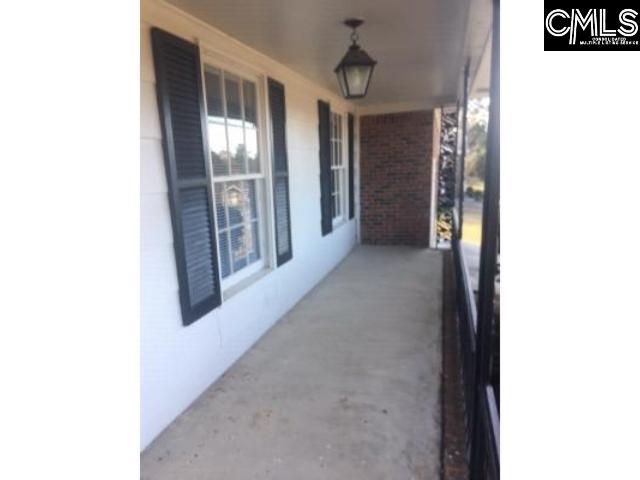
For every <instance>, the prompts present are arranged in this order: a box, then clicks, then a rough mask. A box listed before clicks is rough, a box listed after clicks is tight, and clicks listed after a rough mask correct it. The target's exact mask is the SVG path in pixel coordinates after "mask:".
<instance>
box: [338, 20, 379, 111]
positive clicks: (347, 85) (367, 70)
mask: <svg viewBox="0 0 640 480" xmlns="http://www.w3.org/2000/svg"><path fill="white" fill-rule="evenodd" d="M363 23H364V21H363V20H360V19H358V18H348V19H347V20H345V21H344V24H345V25H346V26H347V27H349V28H352V29H353V31H352V32H351V42H352V44H351V46H350V47H349V50H347V53H346V54H345V56H344V57H342V60H341V61H340V63H339V64H338V66H337V67H336V68H335V70H334V72H335V73H336V75H337V76H338V83H339V84H340V90H342V95H343V96H344V98H348V99H352V98H362V97H364V96H365V95H366V94H367V90H368V89H369V82H370V81H371V75H372V74H373V67H375V65H376V63H378V62H376V61H375V60H373V59H372V58H371V57H370V56H369V55H368V54H367V52H365V51H364V50H362V49H361V48H360V45H358V33H357V32H356V28H358V27H359V26H360V25H362V24H363Z"/></svg>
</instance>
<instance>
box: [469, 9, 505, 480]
mask: <svg viewBox="0 0 640 480" xmlns="http://www.w3.org/2000/svg"><path fill="white" fill-rule="evenodd" d="M492 29H493V32H492V46H491V87H490V92H491V94H490V95H491V97H490V106H489V126H488V135H487V162H486V170H485V186H484V203H483V210H482V246H481V251H480V278H479V282H478V283H479V298H478V330H477V340H478V341H477V361H476V379H475V380H476V395H475V402H474V403H475V407H474V415H473V419H474V422H473V428H472V437H471V442H472V443H471V465H470V467H471V468H470V469H471V480H484V462H485V461H486V460H487V459H486V450H487V444H486V442H487V440H488V435H487V433H488V425H486V423H485V424H484V425H483V417H485V415H483V413H486V408H487V405H486V385H487V384H488V383H489V363H490V360H491V332H492V329H493V321H494V294H495V277H496V260H497V252H498V228H499V222H500V213H499V210H500V0H493V26H492ZM483 407H484V408H483Z"/></svg>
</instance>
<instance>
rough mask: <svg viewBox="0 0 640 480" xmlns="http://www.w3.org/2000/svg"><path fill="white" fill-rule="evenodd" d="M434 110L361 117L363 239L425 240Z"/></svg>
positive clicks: (415, 243) (383, 241)
mask: <svg viewBox="0 0 640 480" xmlns="http://www.w3.org/2000/svg"><path fill="white" fill-rule="evenodd" d="M432 140H433V111H426V110H425V111H417V112H402V113H389V114H383V115H365V116H362V117H360V184H361V187H360V188H361V190H360V191H361V199H360V201H361V234H362V243H365V244H376V245H413V246H420V247H427V246H428V245H429V227H430V225H429V223H430V222H429V208H430V203H431V155H432V150H431V149H432V146H431V143H432Z"/></svg>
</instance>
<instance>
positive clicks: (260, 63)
mask: <svg viewBox="0 0 640 480" xmlns="http://www.w3.org/2000/svg"><path fill="white" fill-rule="evenodd" d="M494 4H496V5H497V4H498V2H497V0H494ZM269 7H271V8H269ZM492 14H493V15H494V18H493V20H492V18H491V15H492ZM354 17H357V18H363V19H364V20H365V23H364V25H363V26H362V27H361V29H360V30H359V32H360V33H361V34H362V36H361V37H358V34H357V33H356V32H355V31H354V32H351V41H353V42H354V44H352V45H351V46H349V47H348V48H349V49H352V48H354V47H355V42H356V40H358V38H360V42H361V43H362V47H363V48H366V49H367V50H368V51H369V52H370V53H371V55H373V56H375V58H376V59H377V61H378V64H377V65H376V69H375V73H374V74H373V76H372V77H371V76H369V77H367V78H372V81H371V88H370V90H369V91H368V92H367V94H366V95H364V96H360V97H358V98H352V97H351V96H349V95H347V94H345V93H344V89H341V88H339V87H338V82H337V80H336V78H335V74H334V72H333V67H334V63H335V62H337V60H338V59H339V58H340V56H341V55H342V54H343V53H344V49H345V48H346V47H347V45H346V44H345V37H346V36H347V34H348V33H349V32H348V31H347V30H345V28H344V25H343V23H347V24H348V23H349V21H353V20H354ZM345 18H349V19H350V20H348V21H347V22H343V21H344V20H345ZM497 18H498V17H497V9H493V10H492V7H491V2H488V1H484V0H461V1H456V2H445V1H441V0H430V1H428V2H421V1H413V0H410V1H407V2H401V3H400V4H398V5H396V6H394V5H393V4H391V3H389V2H369V1H354V2H342V1H339V0H335V1H328V2H322V4H320V3H318V2H312V1H304V2H297V1H284V2H262V1H257V0H256V1H248V2H242V3H240V2H230V1H226V0H212V1H202V0H175V1H169V2H167V1H164V0H144V2H143V4H142V21H141V105H142V106H141V110H142V115H141V148H142V152H141V158H142V162H141V163H142V179H143V180H142V189H141V193H142V198H141V206H142V217H143V228H142V232H143V234H142V242H141V246H142V248H141V251H142V257H143V265H142V270H143V272H144V278H143V282H142V283H143V285H142V286H143V289H142V290H143V294H142V307H143V308H142V310H143V311H142V317H143V319H142V348H141V357H142V362H141V363H142V375H141V377H142V389H141V393H142V409H141V412H142V422H141V424H142V429H141V450H142V453H141V477H142V478H143V479H148V480H151V479H165V480H169V479H181V480H182V479H185V480H188V479H218V478H224V479H226V478H229V479H235V478H238V479H248V478H278V479H281V478H291V479H294V478H295V479H299V478H304V479H308V478H311V479H313V478H317V479H324V478H353V479H388V478H389V479H390V478H393V479H395V478H409V479H437V478H442V479H445V480H462V479H466V478H469V475H470V478H471V479H473V480H480V479H485V478H487V479H488V478H492V479H493V478H499V458H498V447H497V446H498V444H499V439H498V437H497V434H496V432H497V425H498V424H497V418H498V415H497V411H496V409H495V408H493V406H494V404H495V401H494V397H495V394H494V391H495V390H497V389H498V387H499V382H498V383H497V384H495V385H494V384H492V385H489V386H490V387H491V388H489V389H487V385H488V384H487V382H488V379H489V378H490V377H491V378H493V373H492V372H494V371H495V370H496V368H495V364H496V362H495V361H494V357H495V355H494V354H493V350H492V346H491V345H494V344H495V342H494V340H493V338H494V330H495V329H494V328H493V309H492V308H491V305H492V303H493V301H494V300H493V299H494V283H495V282H494V279H495V277H496V272H495V270H496V249H497V241H496V239H497V231H498V224H497V209H498V205H497V202H498V191H497V178H498V170H497V158H498V155H497V153H496V150H495V149H496V145H497V143H496V142H497V140H496V139H497V130H496V125H495V122H494V123H492V124H491V126H492V128H493V130H491V129H490V134H491V135H488V138H489V141H488V142H487V143H489V144H490V146H491V149H489V153H488V154H487V155H486V156H487V162H486V163H487V165H488V167H487V170H486V178H487V180H490V181H488V183H487V184H486V190H485V192H486V195H485V199H484V200H483V205H484V208H483V212H482V213H481V214H480V215H479V216H480V217H481V219H482V220H481V221H482V224H483V228H482V241H481V242H479V243H481V244H482V254H481V255H476V256H477V257H478V262H476V263H477V265H476V266H475V269H474V266H473V265H471V268H469V259H468V258H465V256H468V255H466V253H465V252H464V251H463V245H462V242H461V238H462V231H463V219H462V217H463V216H462V214H463V213H464V208H463V207H464V203H465V194H464V192H465V180H464V169H465V151H466V138H467V104H468V103H469V96H470V95H473V94H474V93H482V92H484V95H486V93H487V91H488V90H489V83H490V77H492V78H495V74H496V71H494V70H495V68H497V66H496V62H495V58H496V56H495V55H490V54H489V53H488V52H497V51H498V50H497V49H498V47H499V45H498V44H497V42H496V38H497V36H496V35H497V34H496V33H495V32H497V30H496V29H497V28H498V27H496V29H494V30H493V32H494V33H493V39H492V26H491V25H492V22H493V25H497V24H496V21H497ZM489 67H491V71H492V73H491V74H490V73H489V70H490V68H489ZM367 85H369V84H368V83H367ZM367 88H368V86H367ZM365 90H366V89H365ZM494 99H495V102H494ZM497 99H498V95H497V86H496V82H495V81H492V82H491V102H492V103H491V108H492V112H491V118H492V119H496V118H497ZM492 142H493V143H492ZM483 175H484V174H483ZM477 221H478V222H480V219H477ZM487 222H489V223H487ZM451 251H452V252H451ZM469 270H471V271H472V272H473V274H474V275H475V273H476V272H478V274H477V275H475V276H477V277H478V279H477V280H476V282H475V284H472V283H471V278H472V277H470V275H469ZM474 285H475V286H474ZM476 287H477V288H476ZM474 290H477V291H478V294H477V295H475V292H474ZM498 311H499V310H498ZM489 365H491V367H490V366H489ZM497 371H498V372H499V369H497ZM494 387H495V389H493V388H494ZM485 391H486V392H488V393H485Z"/></svg>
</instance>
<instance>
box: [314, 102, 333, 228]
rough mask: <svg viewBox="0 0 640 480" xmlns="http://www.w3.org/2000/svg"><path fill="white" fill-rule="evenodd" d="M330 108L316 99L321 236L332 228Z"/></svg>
mask: <svg viewBox="0 0 640 480" xmlns="http://www.w3.org/2000/svg"><path fill="white" fill-rule="evenodd" d="M330 119H331V108H330V107H329V104H328V103H327V102H323V101H322V100H318V133H319V136H320V208H321V212H322V236H323V237H324V236H325V235H327V234H328V233H331V232H332V230H333V219H332V216H331V202H332V198H331V181H332V179H331V137H330V135H331V123H330V122H331V120H330Z"/></svg>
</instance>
